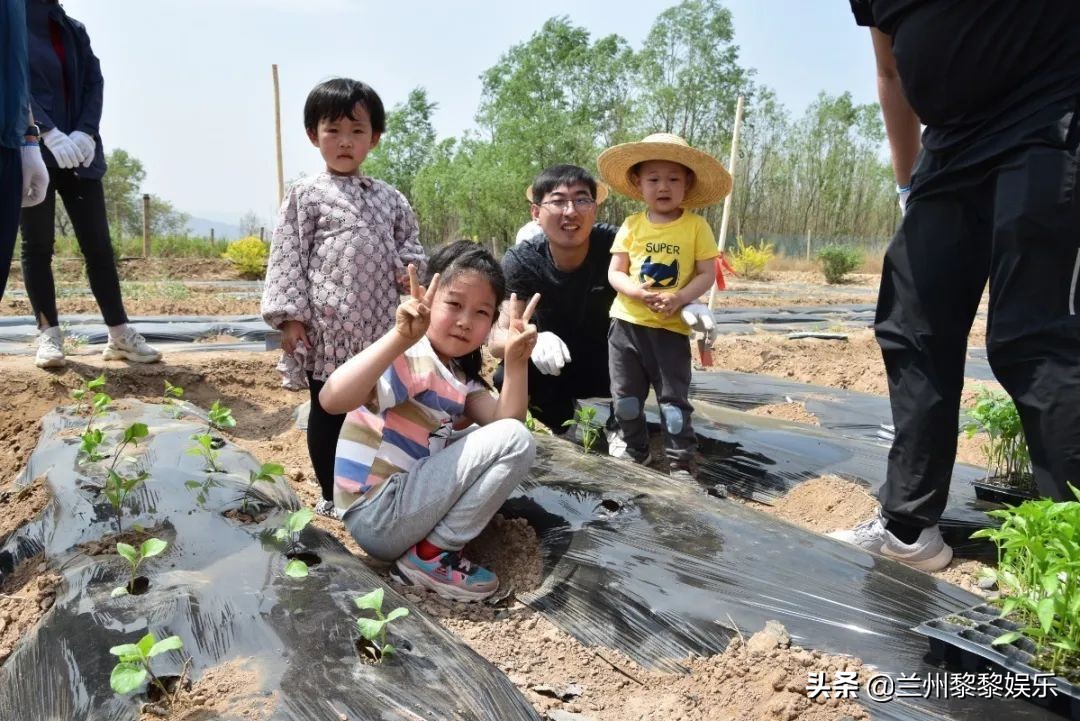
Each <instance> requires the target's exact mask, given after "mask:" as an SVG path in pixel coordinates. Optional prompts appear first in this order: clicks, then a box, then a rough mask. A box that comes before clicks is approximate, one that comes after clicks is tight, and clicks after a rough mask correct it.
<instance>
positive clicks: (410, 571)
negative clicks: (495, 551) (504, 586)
mask: <svg viewBox="0 0 1080 721" xmlns="http://www.w3.org/2000/svg"><path fill="white" fill-rule="evenodd" d="M395 566H396V568H395V570H396V571H397V574H396V575H398V576H400V577H402V578H403V579H404V580H405V581H406V582H408V583H411V584H415V585H417V586H423V587H424V588H426V589H429V590H431V591H434V592H435V593H437V594H438V595H440V596H442V597H443V598H448V599H450V600H452V601H466V602H468V601H483V600H484V599H485V598H487V597H488V596H490V595H491V594H493V593H495V591H496V590H498V588H499V577H498V576H496V575H495V574H494V573H492V572H491V571H489V570H487V569H486V568H484V567H483V566H476V565H473V564H472V563H470V562H469V560H468V559H466V558H464V557H463V556H462V555H461V551H443V552H442V553H440V554H439V555H437V556H435V558H433V559H431V560H430V561H425V560H424V559H422V558H420V556H418V555H417V553H416V546H413V547H412V548H410V549H409V550H408V551H406V552H405V555H403V556H402V557H401V558H399V559H398V560H397V563H396V564H395Z"/></svg>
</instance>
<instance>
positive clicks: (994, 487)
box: [971, 481, 1037, 506]
mask: <svg viewBox="0 0 1080 721" xmlns="http://www.w3.org/2000/svg"><path fill="white" fill-rule="evenodd" d="M971 485H973V486H975V497H976V498H978V499H979V500H980V501H989V502H991V503H1008V504H1009V505H1012V506H1019V505H1020V504H1021V503H1023V502H1024V501H1030V500H1031V499H1033V498H1036V497H1037V496H1036V495H1035V494H1034V493H1031V492H1029V491H1021V490H1020V489H1018V488H1011V487H1009V486H1002V485H999V484H997V483H987V482H986V481H972V482H971Z"/></svg>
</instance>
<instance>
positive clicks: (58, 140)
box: [41, 128, 83, 170]
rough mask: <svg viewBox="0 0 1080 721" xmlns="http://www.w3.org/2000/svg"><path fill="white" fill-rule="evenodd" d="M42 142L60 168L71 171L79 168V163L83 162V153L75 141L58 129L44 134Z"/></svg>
mask: <svg viewBox="0 0 1080 721" xmlns="http://www.w3.org/2000/svg"><path fill="white" fill-rule="evenodd" d="M41 140H42V142H44V143H45V147H46V148H48V149H49V152H51V153H52V154H53V157H54V158H56V164H57V165H58V166H59V167H61V168H64V169H65V170H70V169H72V168H77V167H79V163H81V162H82V161H83V156H82V152H81V151H80V150H79V146H78V145H76V144H75V141H73V140H72V139H71V138H69V137H68V136H67V135H65V134H64V133H62V132H60V131H59V130H57V129H56V128H52V129H51V130H46V131H45V132H44V133H42V134H41Z"/></svg>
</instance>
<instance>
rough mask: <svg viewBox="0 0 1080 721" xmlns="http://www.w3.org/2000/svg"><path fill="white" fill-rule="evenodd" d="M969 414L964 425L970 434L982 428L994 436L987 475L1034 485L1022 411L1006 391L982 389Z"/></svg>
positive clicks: (1019, 485) (1024, 485) (989, 445)
mask: <svg viewBox="0 0 1080 721" xmlns="http://www.w3.org/2000/svg"><path fill="white" fill-rule="evenodd" d="M967 414H968V417H969V418H970V420H969V421H968V422H967V423H965V424H964V432H965V433H966V434H967V437H968V438H971V437H972V436H974V435H975V434H976V433H979V432H980V431H982V432H985V433H986V434H987V435H988V436H989V437H990V441H989V443H987V445H986V448H985V449H984V451H985V453H986V475H987V477H991V476H997V477H1000V478H1003V479H1004V480H1005V481H1006V482H1008V483H1009V484H1011V485H1013V486H1015V487H1017V488H1021V489H1027V488H1030V487H1031V486H1032V484H1033V477H1032V472H1031V456H1030V455H1029V453H1028V446H1027V439H1026V438H1025V437H1024V426H1023V424H1022V423H1021V422H1020V413H1019V412H1018V411H1017V410H1016V404H1015V403H1014V402H1013V400H1012V398H1010V397H1009V396H1008V395H1007V394H1005V393H1002V392H995V391H991V390H989V389H988V388H985V387H983V388H980V389H979V392H978V394H977V395H976V397H975V405H974V406H972V407H970V408H968V409H967Z"/></svg>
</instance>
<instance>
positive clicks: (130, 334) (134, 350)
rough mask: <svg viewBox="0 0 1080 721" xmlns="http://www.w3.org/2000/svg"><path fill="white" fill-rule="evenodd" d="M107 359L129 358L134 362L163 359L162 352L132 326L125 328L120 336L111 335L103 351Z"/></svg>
mask: <svg viewBox="0 0 1080 721" xmlns="http://www.w3.org/2000/svg"><path fill="white" fill-rule="evenodd" d="M101 357H102V358H104V359H105V360H129V361H131V362H133V363H154V362H157V361H159V360H161V352H160V351H158V350H157V349H156V348H154V347H153V346H151V345H150V344H149V343H147V342H146V339H145V338H143V337H142V335H141V334H140V333H138V332H137V331H136V330H135V329H134V328H132V327H131V326H127V327H126V328H124V332H123V334H121V335H120V337H119V338H113V337H112V335H110V336H109V342H108V343H107V344H106V345H105V350H103V351H102V352H101Z"/></svg>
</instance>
